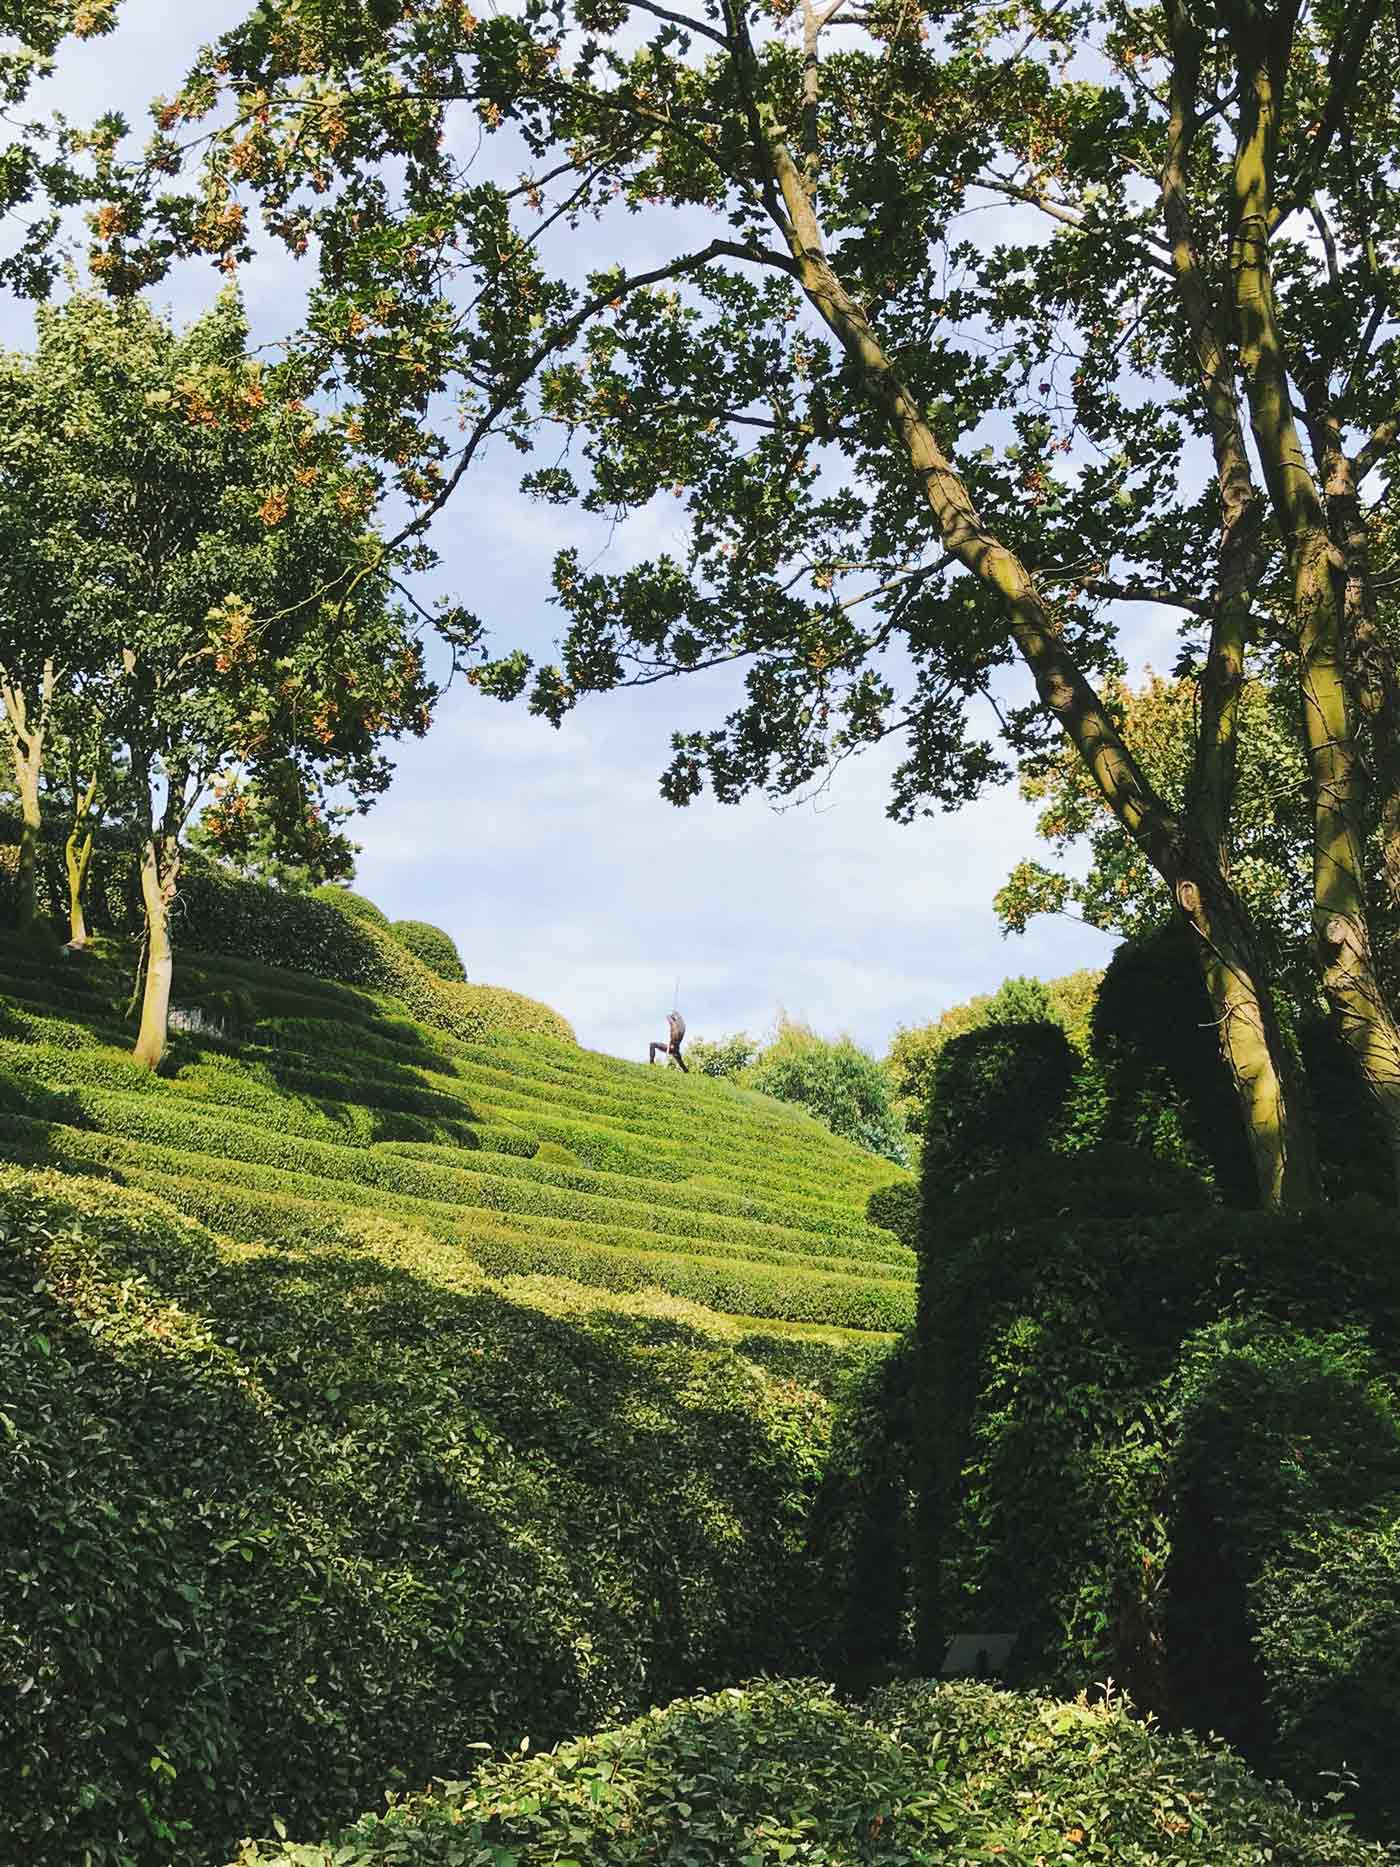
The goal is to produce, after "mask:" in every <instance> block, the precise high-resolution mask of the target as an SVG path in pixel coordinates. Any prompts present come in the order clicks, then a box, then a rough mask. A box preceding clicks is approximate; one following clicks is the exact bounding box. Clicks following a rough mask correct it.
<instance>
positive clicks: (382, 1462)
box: [0, 1168, 824, 1867]
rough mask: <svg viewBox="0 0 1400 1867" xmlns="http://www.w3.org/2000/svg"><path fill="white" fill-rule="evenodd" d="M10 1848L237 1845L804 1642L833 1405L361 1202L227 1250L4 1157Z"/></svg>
mask: <svg viewBox="0 0 1400 1867" xmlns="http://www.w3.org/2000/svg"><path fill="white" fill-rule="evenodd" d="M0 1204H2V1207H3V1214H4V1217H3V1227H4V1235H3V1244H4V1250H3V1254H0V1394H3V1396H4V1400H3V1415H0V1432H3V1434H4V1439H5V1456H4V1458H3V1460H0V1666H2V1668H3V1670H0V1679H3V1680H4V1681H6V1682H8V1683H11V1684H13V1685H14V1686H15V1687H17V1688H19V1689H18V1690H14V1691H6V1693H5V1698H4V1701H3V1716H4V1720H5V1743H4V1745H3V1747H0V1810H3V1814H0V1829H3V1837H4V1838H3V1844H0V1851H2V1852H3V1853H4V1856H5V1858H7V1859H15V1860H19V1859H23V1860H25V1861H31V1862H34V1863H36V1864H42V1867H59V1863H62V1864H63V1867H67V1863H70V1862H73V1861H77V1860H86V1861H88V1862H89V1863H92V1867H99V1864H100V1867H117V1864H118V1863H127V1862H131V1861H134V1860H139V1861H140V1862H141V1863H142V1864H143V1867H145V1864H146V1863H153V1864H154V1863H159V1862H180V1863H187V1864H188V1867H193V1864H194V1863H196V1862H206V1861H208V1860H210V1859H215V1860H218V1859H226V1858H227V1855H228V1852H229V1851H231V1849H232V1846H233V1844H234V1842H235V1840H236V1837H237V1836H238V1835H239V1834H243V1833H247V1832H249V1830H250V1829H253V1828H257V1827H264V1826H266V1824H267V1823H268V1821H269V1820H270V1818H271V1814H272V1812H273V1811H279V1812H280V1813H281V1814H282V1815H283V1816H284V1817H286V1818H287V1819H288V1820H289V1821H290V1822H292V1823H293V1824H294V1825H295V1826H296V1827H298V1828H301V1829H302V1830H304V1831H306V1832H312V1833H315V1832H319V1831H320V1830H321V1829H322V1828H324V1827H325V1826H327V1825H329V1824H332V1823H337V1822H340V1821H344V1820H347V1819H349V1818H350V1817H351V1816H352V1815H353V1814H354V1813H355V1812H356V1810H358V1809H360V1808H363V1807H365V1806H366V1805H368V1804H370V1803H372V1802H374V1801H376V1800H377V1799H378V1797H379V1795H380V1793H381V1790H382V1788H383V1787H384V1786H385V1785H394V1784H399V1785H404V1784H409V1785H412V1784H415V1783H421V1782H423V1781H425V1780H426V1779H427V1777H428V1776H429V1775H430V1774H431V1773H432V1772H434V1771H438V1772H440V1771H442V1770H444V1769H446V1770H449V1771H453V1770H455V1771H457V1772H459V1773H460V1772H461V1771H462V1770H463V1769H464V1768H465V1767H467V1766H468V1764H469V1763H470V1761H471V1760H472V1759H473V1758H474V1757H475V1755H476V1752H475V1751H474V1750H473V1749H472V1748H471V1747H472V1746H474V1745H475V1746H480V1745H487V1746H492V1747H495V1746H502V1747H504V1746H510V1747H512V1748H513V1747H514V1746H516V1745H517V1744H518V1743H519V1740H520V1738H521V1737H522V1735H524V1734H526V1733H528V1734H529V1736H530V1738H531V1740H532V1741H533V1742H534V1743H535V1744H536V1745H545V1744H548V1743H551V1742H553V1741H555V1740H556V1739H558V1738H560V1737H562V1736H563V1735H564V1734H565V1733H567V1732H568V1731H569V1730H571V1729H577V1728H579V1727H581V1726H584V1725H588V1724H597V1723H601V1722H607V1721H608V1720H610V1719H615V1718H617V1717H619V1716H628V1715H631V1714H633V1713H635V1712H636V1711H637V1710H639V1709H640V1707H641V1706H642V1705H643V1704H645V1703H646V1702H648V1701H649V1700H652V1699H654V1698H657V1697H665V1696H670V1695H672V1694H673V1693H675V1692H677V1691H684V1690H687V1689H694V1688H695V1687H696V1686H697V1685H698V1684H699V1683H700V1682H701V1681H709V1682H716V1681H721V1680H724V1679H725V1678H733V1677H736V1676H738V1675H739V1673H740V1671H741V1669H744V1668H751V1667H752V1666H753V1665H754V1664H755V1662H756V1661H758V1662H759V1663H763V1664H768V1665H771V1666H774V1667H789V1668H790V1667H791V1666H793V1665H794V1664H799V1665H800V1664H802V1663H803V1658H804V1655H805V1654H806V1652H807V1651H808V1647H807V1640H808V1629H809V1626H810V1624H811V1615H812V1609H811V1603H810V1592H809V1583H808V1575H809V1571H808V1567H807V1563H806V1558H805V1557H804V1554H803V1534H804V1523H805V1515H806V1510H807V1505H808V1500H809V1496H810V1492H811V1488H812V1486H813V1484H814V1482H815V1477H816V1473H817V1466H818V1460H819V1456H820V1448H821V1440H822V1435H823V1430H824V1409H823V1408H822V1406H821V1404H820V1403H819V1402H818V1401H817V1400H816V1398H815V1397H814V1396H813V1395H812V1394H811V1393H810V1392H808V1391H806V1390H800V1389H797V1388H795V1387H794V1386H793V1385H792V1383H791V1382H770V1381H769V1380H768V1379H767V1378H766V1377H764V1376H763V1375H762V1374H761V1373H760V1372H759V1371H758V1370H757V1369H756V1367H755V1366H754V1365H753V1364H752V1363H749V1362H747V1361H745V1360H743V1359H741V1358H740V1357H738V1356H736V1355H735V1354H734V1353H733V1352H731V1351H730V1350H728V1349H726V1348H724V1347H722V1346H720V1345H718V1344H716V1343H715V1342H714V1341H712V1340H706V1339H704V1338H702V1337H698V1336H697V1335H696V1334H695V1333H694V1332H691V1331H687V1330H685V1329H684V1328H681V1327H679V1326H677V1327H675V1328H673V1329H672V1330H671V1331H670V1332H669V1334H668V1335H667V1336H666V1338H665V1339H664V1340H658V1339H657V1337H656V1331H655V1325H654V1322H653V1321H651V1320H649V1319H645V1318H638V1319H635V1320H634V1319H629V1318H628V1317H626V1316H622V1315H619V1314H615V1313H614V1314H610V1315H609V1316H608V1317H607V1321H606V1326H605V1327H599V1326H595V1323H594V1321H593V1319H592V1318H591V1317H590V1315H589V1314H587V1313H584V1314H583V1315H580V1314H578V1313H574V1314H570V1313H568V1312H567V1310H565V1309H564V1308H563V1306H560V1308H559V1311H558V1313H556V1314H553V1315H547V1314H545V1313H543V1312H541V1311H540V1310H538V1309H533V1308H525V1307H523V1306H521V1305H520V1304H518V1303H515V1302H513V1301H511V1300H510V1299H508V1298H507V1297H505V1296H504V1295H502V1294H501V1293H500V1292H499V1291H498V1290H493V1289H492V1288H490V1287H489V1286H487V1285H486V1284H485V1283H483V1281H482V1280H481V1277H480V1274H479V1273H478V1272H477V1271H475V1270H474V1269H473V1268H472V1267H471V1266H470V1264H468V1263H466V1262H465V1261H464V1260H463V1257H462V1254H461V1252H460V1250H458V1249H456V1248H454V1247H452V1246H448V1245H437V1244H435V1243H434V1241H432V1240H431V1239H430V1238H427V1237H424V1236H423V1235H422V1234H421V1233H417V1232H414V1231H410V1230H409V1229H407V1228H406V1227H404V1226H403V1225H401V1224H395V1223H393V1222H392V1221H387V1220H384V1219H382V1218H381V1219H378V1220H371V1219H370V1218H369V1217H368V1216H366V1217H365V1218H364V1219H363V1220H362V1221H361V1222H360V1226H359V1230H358V1232H357V1234H356V1243H355V1245H354V1247H353V1248H347V1247H345V1246H341V1247H339V1248H338V1247H337V1246H336V1244H335V1242H334V1239H333V1238H332V1237H331V1236H330V1235H329V1234H325V1235H324V1242H323V1243H322V1244H321V1245H320V1246H319V1247H318V1248H317V1249H315V1250H299V1249H298V1248H297V1247H296V1244H295V1241H291V1242H290V1243H288V1244H287V1245H286V1246H285V1247H284V1248H283V1249H282V1250H280V1251H273V1252H269V1251H258V1252H253V1253H248V1252H245V1251H237V1252H230V1251H226V1250H224V1249H222V1248H221V1247H220V1246H219V1244H218V1242H217V1240H216V1239H215V1238H214V1237H213V1236H212V1235H211V1234H210V1233H208V1232H206V1231H205V1230H203V1229H202V1228H201V1227H200V1226H199V1225H197V1224H194V1223H191V1222H189V1221H187V1220H183V1219H177V1218H176V1217H175V1216H174V1215H173V1214H172V1213H171V1212H170V1210H169V1208H168V1207H165V1206H164V1205H162V1204H160V1203H159V1202H156V1201H152V1200H150V1199H147V1198H145V1197H144V1196H143V1195H142V1194H140V1193H139V1192H137V1191H134V1190H133V1189H132V1188H130V1187H120V1188H117V1187H106V1186H101V1185H98V1184H96V1183H92V1182H83V1181H73V1180H65V1179H63V1178H62V1177H61V1176H58V1175H41V1176H32V1175H27V1174H24V1173H22V1172H19V1171H17V1170H16V1169H14V1168H8V1169H4V1170H0Z"/></svg>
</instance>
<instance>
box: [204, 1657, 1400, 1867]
mask: <svg viewBox="0 0 1400 1867" xmlns="http://www.w3.org/2000/svg"><path fill="white" fill-rule="evenodd" d="M1387 1858H1388V1855H1387V1853H1386V1851H1385V1850H1384V1849H1383V1848H1380V1847H1375V1846H1367V1845H1366V1843H1364V1842H1362V1841H1358V1840H1357V1839H1356V1838H1355V1837H1354V1836H1352V1835H1350V1834H1348V1833H1347V1831H1346V1829H1345V1828H1344V1827H1343V1826H1342V1825H1341V1824H1339V1823H1336V1822H1326V1821H1321V1820H1319V1819H1317V1818H1316V1817H1314V1816H1310V1815H1308V1814H1307V1813H1305V1812H1304V1811H1303V1810H1302V1809H1300V1808H1299V1806H1298V1805H1297V1803H1295V1802H1293V1801H1292V1800H1291V1799H1290V1798H1289V1797H1287V1796H1285V1795H1281V1794H1280V1793H1279V1792H1278V1791H1277V1790H1275V1789H1272V1788H1269V1787H1267V1786H1266V1785H1264V1784H1262V1783H1259V1782H1256V1781H1255V1780H1254V1779H1253V1778H1251V1777H1250V1776H1249V1775H1247V1774H1246V1772H1245V1771H1244V1769H1243V1768H1242V1767H1241V1766H1240V1764H1239V1763H1238V1762H1237V1761H1236V1760H1235V1759H1234V1758H1233V1757H1231V1756H1230V1755H1229V1754H1228V1753H1226V1752H1223V1751H1221V1750H1219V1749H1218V1748H1215V1747H1212V1746H1208V1745H1206V1744H1203V1743H1201V1742H1199V1741H1197V1740H1194V1739H1191V1738H1183V1737H1164V1736H1163V1735H1162V1734H1161V1733H1160V1732H1159V1731H1156V1730H1153V1729H1151V1728H1150V1727H1147V1726H1144V1725H1142V1724H1140V1723H1138V1722H1137V1721H1136V1720H1135V1719H1134V1718H1132V1717H1131V1716H1130V1715H1129V1713H1128V1712H1127V1711H1126V1710H1125V1709H1124V1708H1123V1707H1121V1706H1120V1705H1118V1704H1114V1703H1109V1704H1099V1705H1088V1704H1085V1703H1082V1702H1078V1703H1069V1704H1066V1703H1062V1702H1056V1701H1054V1700H1047V1699H1043V1698H1030V1697H1012V1696H1011V1695H1010V1694H1007V1693H1003V1692H996V1691H993V1690H991V1689H990V1688H989V1687H987V1686H983V1685H975V1684H958V1685H945V1686H941V1687H939V1686H930V1685H922V1684H921V1685H907V1686H900V1687H893V1688H890V1689H888V1690H886V1691H884V1692H881V1693H879V1694H877V1695H876V1696H875V1697H874V1698H873V1699H872V1700H871V1701H870V1703H869V1704H868V1705H866V1706H852V1705H846V1704H842V1703H840V1702H839V1701H838V1700H837V1699H835V1698H834V1697H833V1696H832V1693H831V1691H830V1688H829V1687H826V1686H823V1685H822V1684H820V1683H819V1682H817V1681H815V1680H804V1679H792V1680H784V1681H781V1682H774V1681H767V1680H765V1681H758V1682H755V1683H754V1684H752V1685H749V1686H747V1687H745V1688H743V1689H742V1690H731V1691H727V1692H720V1693H716V1694H711V1695H710V1696H708V1697H705V1698H697V1699H688V1700H683V1701H680V1702H678V1703H676V1704H672V1705H669V1706H667V1707H666V1708H665V1709H664V1710H660V1711H652V1712H648V1713H647V1714H646V1715H645V1716H644V1717H642V1718H641V1719H639V1720H637V1721H636V1722H635V1723H633V1724H630V1725H626V1726H624V1727H623V1728H622V1729H620V1730H611V1731H605V1732H602V1733H600V1734H599V1735H598V1736H596V1737H588V1738H581V1739H576V1740H574V1741H572V1742H570V1743H566V1744H561V1745H559V1746H557V1747H556V1748H555V1749H554V1750H553V1751H551V1752H549V1753H548V1754H547V1755H544V1756H540V1755H533V1756H521V1755H517V1756H514V1757H511V1758H508V1759H502V1760H499V1761H497V1762H494V1763H491V1764H490V1765H488V1767H487V1768H486V1769H484V1770H482V1771H481V1773H480V1774H479V1775H478V1776H476V1777H475V1779H474V1780H471V1781H464V1782H452V1783H445V1784H443V1785H441V1786H440V1787H439V1788H438V1789H437V1790H436V1791H435V1792H434V1793H432V1794H428V1795H419V1796H414V1797H410V1798H409V1799H407V1800H406V1801H404V1802H401V1803H399V1804H398V1806H396V1807H393V1808H391V1809H390V1810H389V1811H388V1813H387V1814H385V1815H382V1816H374V1815H370V1816H366V1817H364V1818H363V1819H362V1820H361V1821H359V1822H356V1823H355V1824H354V1825H353V1826H352V1827H350V1828H348V1829H345V1830H343V1831H342V1832H340V1833H339V1834H337V1835H336V1836H335V1837H334V1838H333V1839H332V1840H330V1841H327V1842H324V1843H321V1844H320V1845H316V1844H307V1843H300V1844H297V1845H294V1846H291V1847H288V1846H286V1845H284V1844H283V1843H281V1842H278V1841H268V1842H266V1843H264V1844H262V1845H261V1846H255V1845H251V1844H250V1845H248V1846H246V1847H245V1848H244V1849H243V1851H242V1852H241V1853H240V1855H239V1857H238V1861H237V1863H236V1864H235V1867H391V1863H392V1867H461V1864H462V1863H481V1864H482V1867H556V1863H562V1864H563V1867H579V1864H580V1863H583V1862H586V1863H587V1864H588V1867H640V1864H641V1863H644V1862H647V1863H649V1862H662V1863H669V1864H670V1867H780V1864H781V1863H788V1862H791V1863H800V1864H801V1867H857V1864H858V1863H870V1864H871V1867H875V1864H877V1863H888V1867H914V1864H916V1863H933V1862H944V1861H946V1862H948V1863H950V1864H951V1863H952V1862H954V1861H958V1862H971V1861H996V1862H1001V1863H1005V1864H1006V1867H1046V1864H1047V1863H1050V1862H1057V1863H1058V1862H1068V1861H1071V1860H1084V1861H1112V1862H1115V1863H1121V1867H1261V1863H1263V1862H1267V1861H1274V1862H1278V1863H1283V1862H1287V1863H1289V1867H1360V1863H1362V1862H1380V1861H1383V1860H1385V1859H1387Z"/></svg>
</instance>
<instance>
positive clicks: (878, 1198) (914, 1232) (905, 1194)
mask: <svg viewBox="0 0 1400 1867" xmlns="http://www.w3.org/2000/svg"><path fill="white" fill-rule="evenodd" d="M865 1216H866V1218H868V1219H869V1221H870V1223H871V1224H872V1225H883V1226H884V1228H885V1230H886V1231H888V1232H893V1233H894V1235H895V1237H896V1238H898V1239H900V1240H901V1241H902V1242H903V1243H904V1244H906V1245H908V1247H909V1249H910V1250H911V1251H917V1250H918V1248H919V1183H918V1181H917V1180H915V1179H913V1178H912V1177H911V1178H909V1179H907V1180H891V1181H890V1182H889V1184H888V1185H887V1186H877V1187H876V1188H875V1191H874V1192H873V1193H872V1194H871V1195H870V1197H869V1199H868V1200H866V1202H865Z"/></svg>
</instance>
